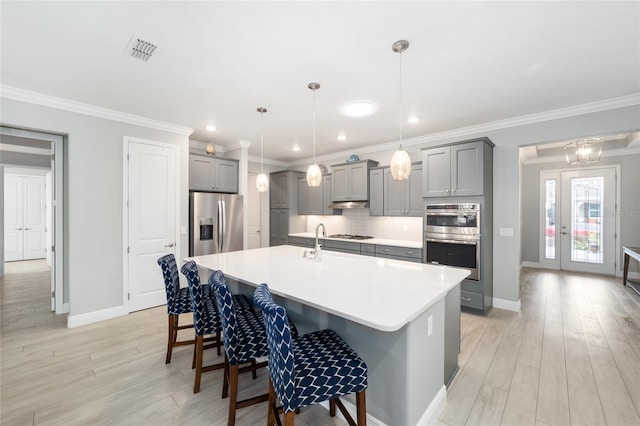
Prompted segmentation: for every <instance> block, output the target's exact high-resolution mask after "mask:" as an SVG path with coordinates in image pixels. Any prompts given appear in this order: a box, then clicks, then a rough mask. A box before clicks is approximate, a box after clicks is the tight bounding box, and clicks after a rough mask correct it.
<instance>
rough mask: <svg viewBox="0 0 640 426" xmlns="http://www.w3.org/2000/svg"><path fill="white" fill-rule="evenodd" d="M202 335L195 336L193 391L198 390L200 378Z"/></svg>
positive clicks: (196, 391)
mask: <svg viewBox="0 0 640 426" xmlns="http://www.w3.org/2000/svg"><path fill="white" fill-rule="evenodd" d="M203 344H204V342H203V337H202V336H197V337H196V379H195V382H194V384H193V393H198V392H200V378H201V376H202V351H203Z"/></svg>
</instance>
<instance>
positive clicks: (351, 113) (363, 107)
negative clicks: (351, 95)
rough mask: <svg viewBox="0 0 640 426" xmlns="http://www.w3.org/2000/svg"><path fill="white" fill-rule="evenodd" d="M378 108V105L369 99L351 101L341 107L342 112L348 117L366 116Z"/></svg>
mask: <svg viewBox="0 0 640 426" xmlns="http://www.w3.org/2000/svg"><path fill="white" fill-rule="evenodd" d="M377 110H378V106H377V105H376V104H374V103H373V102H369V101H356V102H350V103H348V104H346V105H343V106H341V107H340V112H341V113H342V114H343V115H346V116H347V117H366V116H369V115H371V114H373V113H374V112H376V111H377Z"/></svg>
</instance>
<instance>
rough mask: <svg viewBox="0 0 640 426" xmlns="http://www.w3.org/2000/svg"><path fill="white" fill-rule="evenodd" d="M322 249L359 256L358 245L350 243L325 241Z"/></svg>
mask: <svg viewBox="0 0 640 426" xmlns="http://www.w3.org/2000/svg"><path fill="white" fill-rule="evenodd" d="M322 248H323V249H324V250H328V251H337V252H340V253H351V254H360V243H352V242H351V241H338V240H325V241H324V246H323V247H322Z"/></svg>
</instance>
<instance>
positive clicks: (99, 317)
mask: <svg viewBox="0 0 640 426" xmlns="http://www.w3.org/2000/svg"><path fill="white" fill-rule="evenodd" d="M128 313H129V312H127V310H126V309H125V307H124V306H115V307H113V308H109V309H103V310H101V311H95V312H87V313H86V314H79V315H69V316H68V317H67V327H68V328H73V327H80V326H82V325H87V324H93V323H94V322H99V321H104V320H108V319H112V318H117V317H121V316H124V315H127V314H128Z"/></svg>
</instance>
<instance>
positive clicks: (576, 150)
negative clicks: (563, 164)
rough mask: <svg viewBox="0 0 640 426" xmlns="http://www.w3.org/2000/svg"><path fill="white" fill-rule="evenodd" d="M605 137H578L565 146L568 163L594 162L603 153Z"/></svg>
mask: <svg viewBox="0 0 640 426" xmlns="http://www.w3.org/2000/svg"><path fill="white" fill-rule="evenodd" d="M603 145H604V139H603V138H590V139H578V140H576V141H573V142H569V143H568V144H566V145H565V146H564V154H565V158H566V159H567V163H568V164H585V163H594V162H596V161H598V160H600V155H602V146H603Z"/></svg>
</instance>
